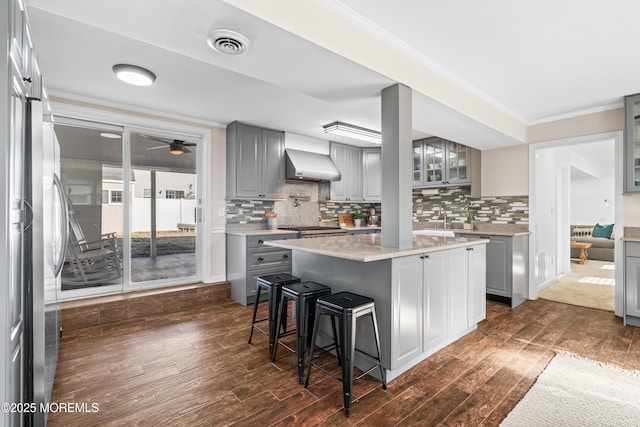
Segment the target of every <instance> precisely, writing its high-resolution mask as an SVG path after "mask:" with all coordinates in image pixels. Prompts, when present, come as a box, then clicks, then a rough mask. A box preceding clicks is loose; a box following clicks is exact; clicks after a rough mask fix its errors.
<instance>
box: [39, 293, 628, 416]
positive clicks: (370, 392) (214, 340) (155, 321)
mask: <svg viewBox="0 0 640 427" xmlns="http://www.w3.org/2000/svg"><path fill="white" fill-rule="evenodd" d="M251 310H252V308H251V307H242V306H240V305H239V304H237V303H235V302H233V301H227V302H224V303H220V304H215V305H213V306H209V307H197V308H191V309H188V310H185V311H181V312H178V313H170V314H163V315H154V316H148V317H145V318H141V319H138V320H131V321H129V322H126V323H124V324H119V325H116V326H109V325H103V326H99V327H91V328H87V329H84V330H82V331H76V332H75V334H73V335H72V336H69V337H63V339H62V342H61V347H60V357H59V362H58V368H57V373H56V380H55V385H54V392H53V401H54V402H57V403H61V402H72V403H88V404H91V403H97V404H98V408H99V410H98V411H97V412H93V413H92V412H84V413H83V412H76V413H70V412H57V413H52V414H50V416H49V422H50V425H51V426H65V427H67V426H93V425H107V426H109V425H113V426H124V425H127V426H128V425H150V426H182V425H184V426H199V425H203V426H219V425H243V426H262V425H316V424H317V425H332V426H333V425H336V426H337V425H351V424H362V425H367V426H370V425H375V426H385V425H407V426H416V425H420V426H423V425H424V426H428V425H436V424H444V425H464V426H476V425H498V424H499V423H500V422H501V421H502V420H503V419H504V417H505V416H506V415H507V414H508V413H509V412H510V411H511V409H512V408H513V407H514V406H515V404H516V403H517V402H518V401H519V400H520V399H521V398H522V397H523V396H524V394H525V393H526V392H527V391H528V389H529V388H530V387H531V386H532V384H533V383H534V382H535V380H536V378H537V376H538V375H539V374H540V373H541V372H542V371H543V369H544V368H545V366H546V365H547V364H548V362H549V361H550V360H551V358H552V357H553V355H554V353H555V352H556V351H559V350H566V351H569V352H573V353H577V354H579V355H583V356H586V357H589V358H591V359H594V360H599V361H603V362H607V363H611V364H614V365H618V366H621V367H625V368H629V369H639V368H640V329H638V328H632V327H624V326H622V321H621V320H620V319H619V318H616V317H615V316H614V315H613V314H612V313H610V312H605V311H599V310H593V309H588V308H582V307H576V306H571V305H565V304H561V303H555V302H551V301H545V300H537V301H527V302H526V303H524V304H522V305H521V306H519V307H517V308H516V309H514V310H511V309H510V308H509V307H507V306H506V305H503V304H499V303H493V302H488V303H487V319H486V320H485V321H483V322H481V323H480V324H479V327H478V329H477V330H476V331H474V332H472V333H470V334H468V335H466V336H465V337H463V338H462V339H460V340H459V341H457V342H456V343H454V344H452V345H450V346H448V347H446V348H444V349H443V350H441V351H439V352H438V353H436V354H434V355H433V356H431V357H430V358H428V359H427V360H425V361H424V362H423V363H421V364H420V365H418V366H417V367H415V368H414V369H412V370H410V371H409V372H407V373H405V374H404V375H402V376H400V377H398V378H397V379H395V380H393V381H392V382H390V383H389V385H388V389H387V390H386V391H385V390H382V387H381V386H380V383H379V382H378V381H376V380H374V379H372V378H368V377H367V378H364V379H362V380H361V381H360V382H358V383H357V384H356V386H355V387H354V399H357V401H355V402H354V404H353V407H352V410H351V417H349V418H346V417H345V415H344V409H343V407H342V395H341V384H340V383H339V382H338V381H336V380H334V379H333V378H331V377H329V376H327V375H325V374H323V373H321V372H320V371H318V370H316V371H314V372H313V373H312V377H311V383H310V385H309V389H308V390H305V389H304V388H303V386H301V385H298V382H297V374H296V368H295V356H294V355H293V354H292V353H288V352H287V351H286V350H284V349H282V348H281V351H280V352H279V358H278V360H277V361H276V362H275V363H273V364H272V363H270V362H269V359H268V342H267V339H266V337H265V336H264V335H263V334H261V333H256V334H254V340H253V343H252V345H249V344H247V338H248V333H249V322H250V316H251ZM326 363H327V364H329V363H334V361H333V360H327V361H326Z"/></svg>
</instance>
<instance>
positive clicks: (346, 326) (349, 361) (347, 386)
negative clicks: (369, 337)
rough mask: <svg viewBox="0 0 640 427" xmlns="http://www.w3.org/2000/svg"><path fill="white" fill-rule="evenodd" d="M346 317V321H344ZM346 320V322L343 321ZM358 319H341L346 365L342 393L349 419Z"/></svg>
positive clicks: (348, 316) (343, 368)
mask: <svg viewBox="0 0 640 427" xmlns="http://www.w3.org/2000/svg"><path fill="white" fill-rule="evenodd" d="M344 317H346V319H344ZM343 319H344V320H343ZM356 319H357V318H356V317H353V316H352V315H351V314H348V315H346V316H345V315H343V316H342V317H341V318H340V323H342V325H341V328H340V329H341V330H342V331H343V336H342V337H341V341H342V343H343V346H344V347H343V350H342V351H343V358H344V359H343V360H344V364H343V366H342V392H343V398H344V409H345V412H346V415H347V417H348V416H349V415H350V412H351V400H352V399H351V398H352V393H353V360H354V358H355V349H356V335H355V329H356Z"/></svg>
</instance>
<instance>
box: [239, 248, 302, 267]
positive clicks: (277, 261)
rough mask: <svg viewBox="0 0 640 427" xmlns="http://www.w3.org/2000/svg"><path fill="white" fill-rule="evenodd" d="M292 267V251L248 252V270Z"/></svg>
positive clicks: (276, 249) (264, 250) (268, 250)
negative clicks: (283, 266) (281, 266)
mask: <svg viewBox="0 0 640 427" xmlns="http://www.w3.org/2000/svg"><path fill="white" fill-rule="evenodd" d="M285 264H288V265H291V250H290V249H280V248H272V249H254V250H250V251H247V270H253V269H256V268H266V267H275V266H278V265H285Z"/></svg>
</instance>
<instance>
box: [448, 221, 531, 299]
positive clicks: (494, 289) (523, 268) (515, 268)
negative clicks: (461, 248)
mask: <svg viewBox="0 0 640 427" xmlns="http://www.w3.org/2000/svg"><path fill="white" fill-rule="evenodd" d="M456 235H458V236H460V237H468V238H476V239H478V238H480V239H488V240H489V243H488V244H487V265H486V283H487V298H489V299H491V300H493V301H498V302H504V303H506V304H509V305H511V307H516V306H517V305H519V304H521V303H523V302H524V301H525V300H526V299H527V294H528V286H527V283H528V268H527V265H528V253H529V237H528V235H526V234H523V235H516V236H494V235H480V234H464V233H456Z"/></svg>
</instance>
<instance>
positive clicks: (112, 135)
mask: <svg viewBox="0 0 640 427" xmlns="http://www.w3.org/2000/svg"><path fill="white" fill-rule="evenodd" d="M100 136H101V137H103V138H108V139H120V138H122V135H118V134H117V133H111V132H102V133H100Z"/></svg>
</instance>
